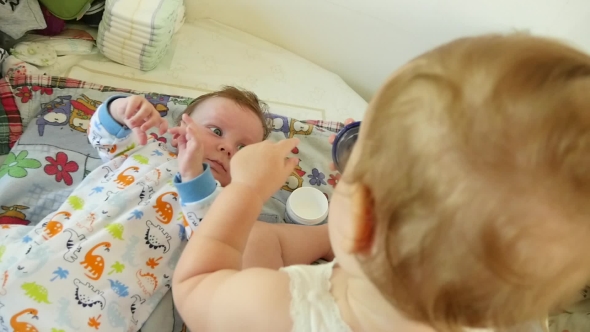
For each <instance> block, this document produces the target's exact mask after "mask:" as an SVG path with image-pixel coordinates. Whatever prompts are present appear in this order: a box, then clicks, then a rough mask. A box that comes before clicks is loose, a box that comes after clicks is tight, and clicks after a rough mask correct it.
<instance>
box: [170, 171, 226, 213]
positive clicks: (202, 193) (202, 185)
mask: <svg viewBox="0 0 590 332" xmlns="http://www.w3.org/2000/svg"><path fill="white" fill-rule="evenodd" d="M174 185H175V186H176V189H177V190H178V194H179V195H180V200H181V203H182V204H187V203H194V202H198V201H201V200H203V199H205V198H207V197H209V196H211V194H213V193H214V192H215V189H216V188H217V182H216V181H215V178H214V177H213V173H212V172H211V167H210V166H209V165H208V164H203V173H202V174H201V175H199V176H197V177H196V178H194V179H192V180H190V181H187V182H182V178H181V177H180V173H176V176H175V177H174Z"/></svg>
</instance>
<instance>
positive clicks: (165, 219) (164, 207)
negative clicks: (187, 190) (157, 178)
mask: <svg viewBox="0 0 590 332" xmlns="http://www.w3.org/2000/svg"><path fill="white" fill-rule="evenodd" d="M166 196H170V197H171V198H170V199H172V200H174V201H177V200H178V194H177V193H175V192H173V191H169V192H165V193H163V194H162V195H160V196H158V198H157V199H156V205H154V206H153V208H154V209H156V218H157V219H158V221H159V222H161V223H162V224H165V225H167V224H169V223H170V221H172V217H173V216H174V209H173V208H172V204H170V203H169V202H166V201H164V197H166Z"/></svg>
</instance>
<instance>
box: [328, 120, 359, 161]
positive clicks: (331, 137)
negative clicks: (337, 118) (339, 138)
mask: <svg viewBox="0 0 590 332" xmlns="http://www.w3.org/2000/svg"><path fill="white" fill-rule="evenodd" d="M353 122H354V119H351V118H348V119H346V120H344V125H345V126H346V125H349V124H351V123H353ZM335 139H336V134H332V135H330V137H328V142H330V144H334V140H335ZM328 167H330V170H332V171H335V170H336V165H334V162H333V161H331V162H330V164H329V165H328Z"/></svg>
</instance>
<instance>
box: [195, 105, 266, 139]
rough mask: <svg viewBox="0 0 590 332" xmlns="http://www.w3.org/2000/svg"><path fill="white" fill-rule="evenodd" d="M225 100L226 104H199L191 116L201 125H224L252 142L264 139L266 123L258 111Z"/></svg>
mask: <svg viewBox="0 0 590 332" xmlns="http://www.w3.org/2000/svg"><path fill="white" fill-rule="evenodd" d="M217 99H225V98H217ZM225 100H226V102H223V103H224V105H219V104H217V105H209V106H208V107H207V105H203V106H205V107H203V108H201V107H200V106H201V105H199V107H197V108H196V109H195V110H194V111H193V113H192V114H191V118H192V119H193V120H194V121H195V122H196V123H198V124H201V125H216V126H220V127H223V128H222V129H224V130H225V131H228V130H229V131H232V132H238V133H240V134H241V135H242V136H245V138H247V139H248V140H249V141H251V142H252V143H254V142H260V141H262V140H263V137H264V129H263V126H264V125H265V123H263V122H262V120H261V119H260V118H259V117H258V115H257V114H256V112H255V111H254V110H252V109H250V108H248V107H245V106H242V105H239V104H237V103H235V102H234V101H232V100H229V99H225ZM228 102H229V103H228Z"/></svg>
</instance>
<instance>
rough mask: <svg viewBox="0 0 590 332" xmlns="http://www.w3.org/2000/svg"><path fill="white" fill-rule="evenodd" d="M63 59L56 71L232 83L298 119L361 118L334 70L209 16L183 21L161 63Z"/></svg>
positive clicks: (151, 85)
mask: <svg viewBox="0 0 590 332" xmlns="http://www.w3.org/2000/svg"><path fill="white" fill-rule="evenodd" d="M302 38H305V36H302ZM65 60H66V59H64V61H65ZM67 60H68V61H69V62H68V63H65V66H62V67H61V68H59V67H58V68H55V70H56V71H60V70H61V71H62V72H61V73H60V74H63V75H64V76H68V77H72V78H76V79H80V80H85V81H90V82H95V83H99V84H103V85H110V86H116V87H125V88H132V89H137V90H146V91H156V92H160V93H168V94H176V95H183V96H194V97H197V96H199V95H201V94H204V93H207V92H211V91H214V90H217V89H218V88H219V87H220V86H222V85H237V86H240V87H243V88H246V89H249V90H252V91H254V92H256V93H257V94H258V96H259V97H260V98H262V99H263V100H265V101H267V102H268V103H269V105H270V106H271V111H273V112H275V113H279V114H284V115H288V116H291V117H294V118H299V119H322V120H338V121H341V120H344V119H346V118H348V117H351V118H355V119H360V118H361V117H362V114H363V113H364V111H365V109H366V106H367V102H366V101H365V100H364V99H362V98H361V97H360V96H359V95H358V94H357V93H356V92H354V91H353V90H352V89H351V88H350V87H349V86H348V85H347V84H346V83H345V82H344V81H343V80H342V79H341V78H340V77H339V76H338V75H336V74H334V73H332V72H330V71H328V70H326V69H323V68H321V67H319V66H317V65H315V64H313V63H312V62H310V61H308V60H306V59H304V58H302V57H300V56H297V55H295V54H293V53H291V52H289V51H287V50H285V49H283V48H281V47H278V46H276V45H274V44H271V43H269V42H266V41H264V40H262V39H260V38H257V37H254V36H252V35H250V34H247V33H244V32H242V31H239V30H236V29H234V28H231V27H228V26H226V25H223V24H220V23H218V22H215V21H213V20H208V19H203V20H197V21H195V22H191V23H185V24H184V25H183V26H182V27H181V29H180V30H179V31H178V33H177V34H176V35H175V36H174V38H173V43H172V46H171V47H170V50H169V51H168V53H167V55H166V56H165V58H164V60H163V61H162V63H160V64H159V65H158V67H157V68H156V69H154V70H152V71H149V72H142V71H140V70H137V69H134V68H130V67H126V66H123V65H120V64H118V63H114V62H112V61H110V60H109V59H107V58H106V57H104V56H102V55H92V56H85V57H82V56H79V57H76V58H74V57H70V58H69V59H67ZM72 61H73V62H75V63H74V64H72ZM58 66H59V64H58ZM64 68H69V69H64ZM53 74H55V72H54V73H53Z"/></svg>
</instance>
